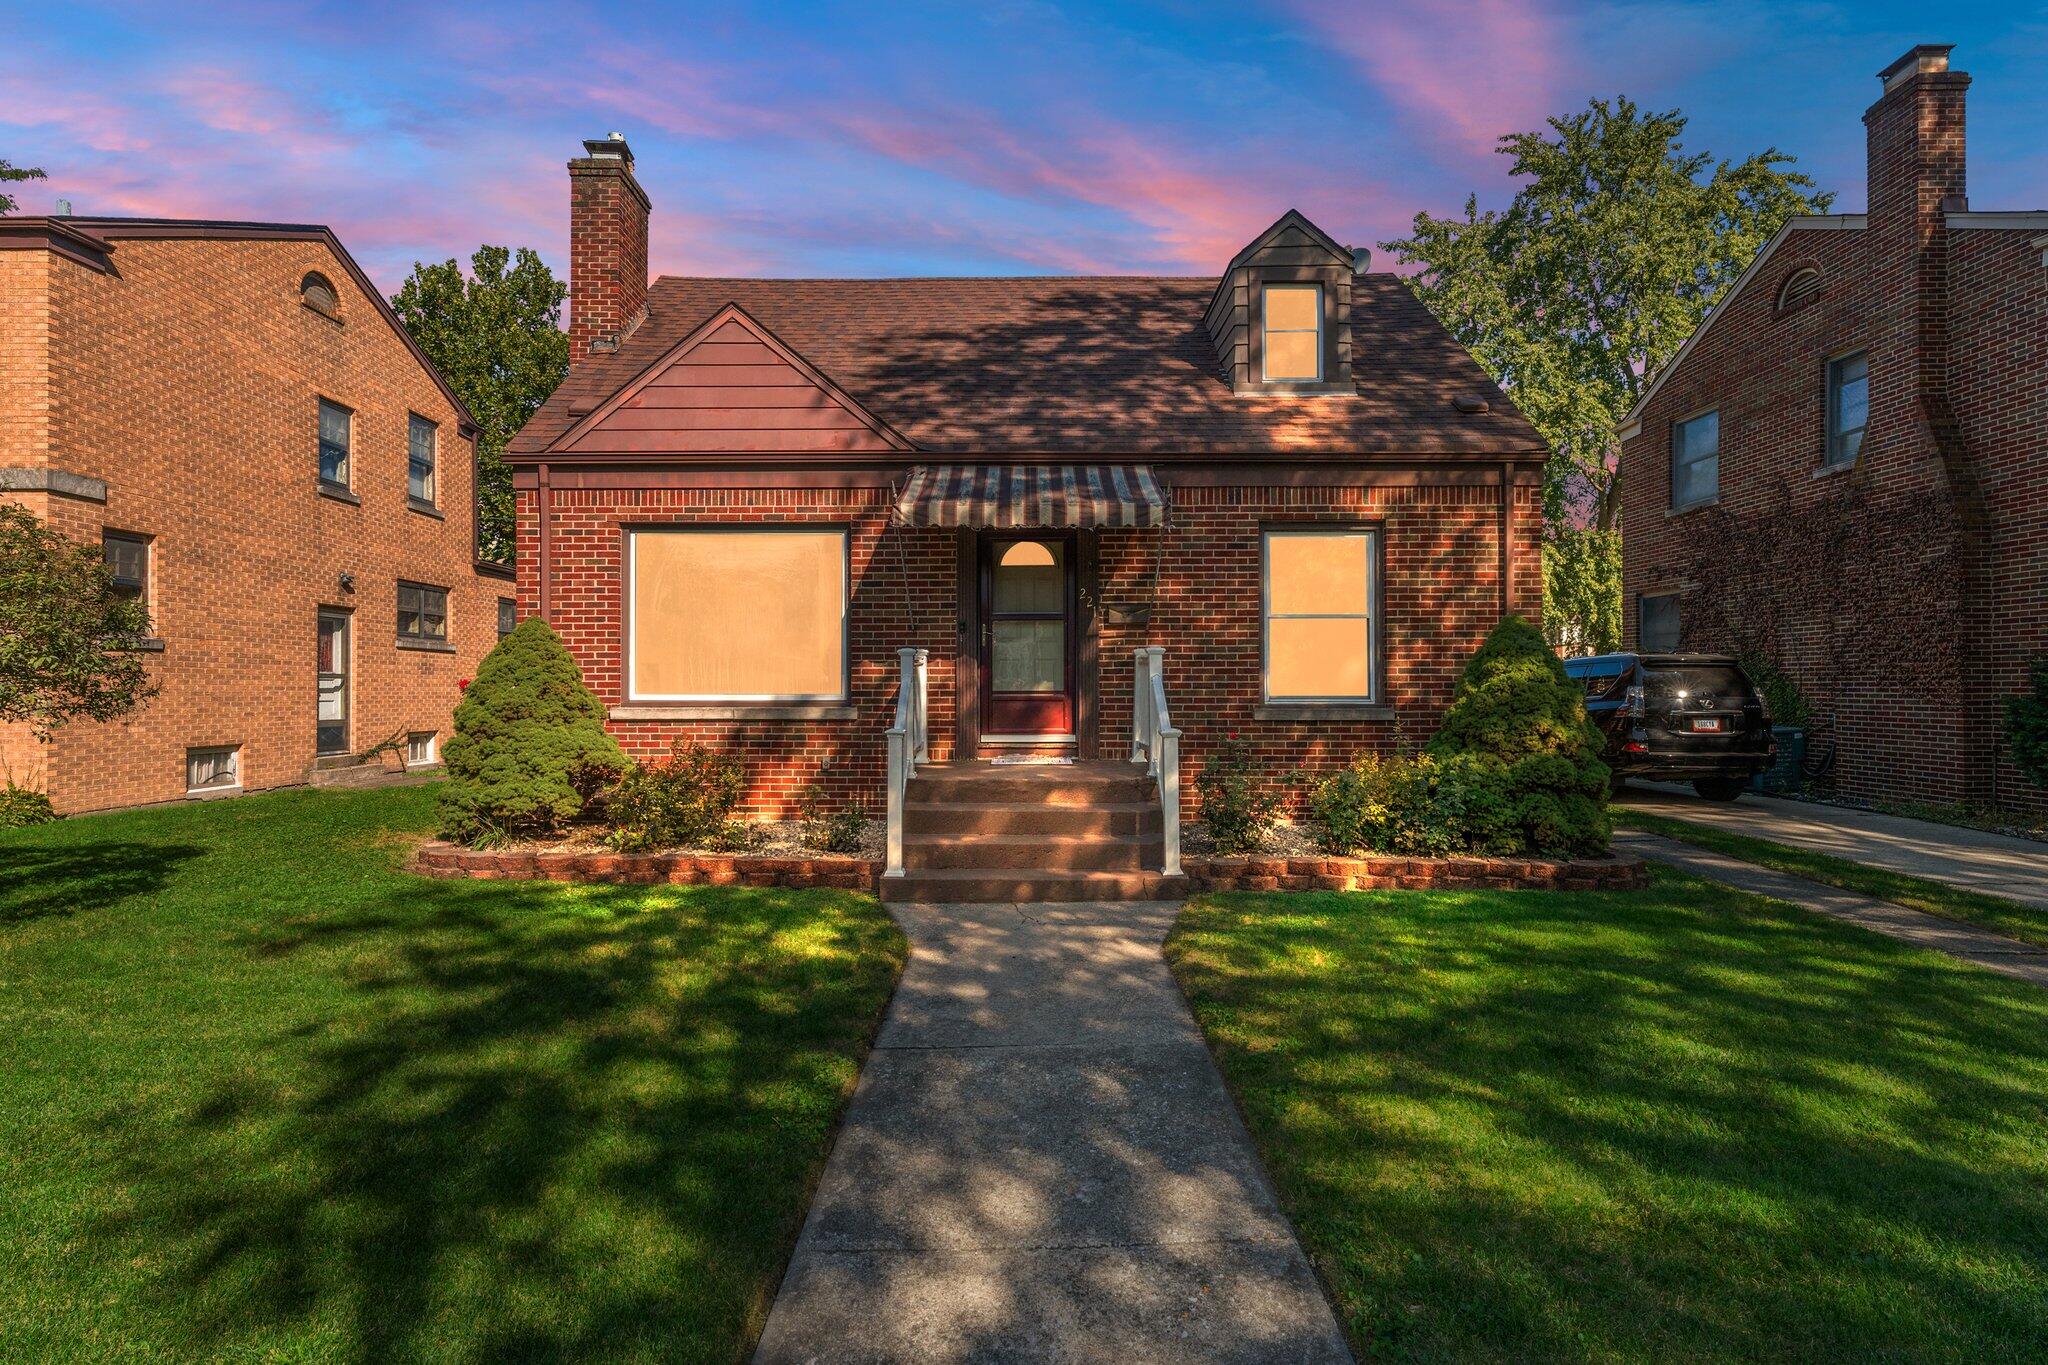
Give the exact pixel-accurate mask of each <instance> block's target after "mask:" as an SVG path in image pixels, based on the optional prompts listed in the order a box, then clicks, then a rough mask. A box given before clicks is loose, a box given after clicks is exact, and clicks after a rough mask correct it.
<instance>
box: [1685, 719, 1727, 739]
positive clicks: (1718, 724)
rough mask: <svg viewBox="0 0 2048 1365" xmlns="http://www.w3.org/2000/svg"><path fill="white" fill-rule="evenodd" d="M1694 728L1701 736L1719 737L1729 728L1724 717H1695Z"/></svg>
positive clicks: (1693, 720)
mask: <svg viewBox="0 0 2048 1365" xmlns="http://www.w3.org/2000/svg"><path fill="white" fill-rule="evenodd" d="M1692 728H1693V729H1694V730H1695V731H1696V732H1698V733H1700V734H1707V735H1718V734H1720V733H1721V732H1722V731H1723V730H1725V729H1727V728H1728V722H1727V720H1726V718H1725V717H1722V716H1694V717H1693V718H1692Z"/></svg>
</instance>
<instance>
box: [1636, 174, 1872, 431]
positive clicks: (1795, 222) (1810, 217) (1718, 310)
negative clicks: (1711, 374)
mask: <svg viewBox="0 0 2048 1365" xmlns="http://www.w3.org/2000/svg"><path fill="white" fill-rule="evenodd" d="M1867 221H1868V219H1867V218H1866V217H1865V215H1863V214H1860V213H1802V214H1797V215H1795V216H1793V217H1791V218H1787V219H1786V220H1785V222H1784V225H1783V226H1781V227H1780V228H1779V229H1778V230H1777V231H1776V232H1774V233H1772V234H1771V240H1770V241H1768V242H1765V243H1764V244H1763V245H1762V246H1761V247H1759V248H1757V253H1756V255H1755V256H1753V257H1751V258H1750V262H1749V264H1748V265H1747V266H1745V267H1743V271H1742V273H1741V274H1740V275H1737V276H1736V277H1735V283H1733V284H1731V285H1729V286H1728V292H1727V293H1725V294H1723V295H1721V297H1720V299H1719V300H1718V301H1717V302H1716V303H1715V304H1714V306H1713V307H1712V308H1710V309H1708V310H1707V315H1706V316H1705V317H1703V318H1701V319H1700V324H1699V326H1697V327H1695V328H1693V329H1692V334H1691V335H1690V336H1688V337H1687V338H1686V339H1685V341H1684V342H1683V343H1682V344H1680V346H1679V348H1678V350H1677V351H1676V352H1674V353H1673V355H1672V357H1671V359H1670V360H1668V361H1666V362H1665V363H1664V368H1663V369H1661V370H1658V371H1657V375H1656V377H1655V378H1654V379H1652V380H1651V381H1650V383H1649V387H1647V388H1645V389H1644V390H1643V396H1642V397H1640V398H1638V399H1636V402H1635V406H1634V407H1632V408H1630V409H1629V410H1628V413H1627V415H1625V416H1624V417H1623V418H1622V419H1621V421H1620V422H1619V423H1618V424H1617V426H1616V431H1617V433H1618V434H1619V435H1620V436H1621V438H1622V439H1623V440H1627V439H1629V438H1630V437H1631V436H1633V435H1634V434H1635V433H1633V432H1631V431H1630V430H1629V427H1630V426H1632V425H1633V424H1635V423H1636V422H1638V421H1640V420H1642V416H1643V412H1644V411H1645V410H1646V409H1647V408H1648V407H1649V406H1650V400H1651V399H1653V398H1655V397H1656V396H1657V390H1659V389H1661V388H1663V387H1664V381H1665V380H1667V379H1669V378H1670V377H1671V376H1672V375H1674V374H1676V373H1677V372H1678V367H1679V366H1681V365H1683V364H1685V358H1686V357H1687V356H1689V355H1691V354H1692V348H1693V347H1694V346H1696V345H1698V344H1699V340H1700V338H1701V337H1703V336H1705V335H1706V334H1707V330H1708V329H1709V328H1711V327H1712V326H1713V325H1714V324H1715V323H1716V322H1718V321H1719V320H1720V318H1721V315H1722V314H1723V313H1725V312H1727V311H1728V306H1729V305H1730V304H1732V303H1734V302H1735V299H1736V296H1737V295H1739V294H1740V293H1742V290H1743V286H1745V285H1747V284H1748V283H1749V282H1750V281H1751V280H1753V279H1755V278H1756V277H1757V275H1758V274H1760V273H1761V272H1762V271H1763V268H1764V265H1765V263H1766V262H1768V261H1769V260H1770V259H1771V253H1772V252H1774V251H1776V250H1777V249H1778V244H1779V243H1780V242H1782V241H1784V240H1785V239H1786V238H1787V237H1790V236H1791V235H1792V234H1793V233H1795V232H1801V231H1806V232H1830V231H1832V232H1855V231H1858V230H1860V229H1861V228H1862V227H1863V226H1864V225H1865V223H1866V222H1867Z"/></svg>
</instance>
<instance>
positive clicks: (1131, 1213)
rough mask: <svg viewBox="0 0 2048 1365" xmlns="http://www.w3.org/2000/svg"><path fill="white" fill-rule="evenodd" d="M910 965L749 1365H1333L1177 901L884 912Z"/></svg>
mask: <svg viewBox="0 0 2048 1365" xmlns="http://www.w3.org/2000/svg"><path fill="white" fill-rule="evenodd" d="M893 908H894V909H895V911H896V914H897V916H898V918H899V921H900V922H901V923H902V924H903V926H904V930H905V932H906V933H908V934H909V936H910V939H911V943H912V955H911V960H910V965H909V968H908V969H907V970H906V972H905V973H904V977H903V981H902V983H901V984H900V985H899V986H898V988H897V991H896V998H895V1000H894V1002H893V1003H892V1004H891V1005H890V1008H889V1016H888V1019H887V1020H886V1021H885V1023H884V1025H883V1028H882V1033H881V1036H880V1038H879V1040H878V1041H877V1044H876V1047H875V1051H874V1053H873V1054H872V1055H871V1056H870V1057H869V1059H868V1063H867V1067H866V1069H865V1070H864V1071H863V1072H862V1074H861V1078H860V1086H859V1089H858V1090H857V1091H856V1092H855V1094H854V1098H853V1103H852V1105H851V1106H850V1108H849V1109H848V1112H847V1116H846V1122H845V1125H844V1127H843V1128H842V1129H841V1131H840V1134H839V1139H838V1142H837V1144H836V1145H835V1146H834V1147H833V1149H832V1157H831V1161H830V1162H829V1164H828V1165H827V1167H826V1170H825V1176H824V1180H823V1182H822V1183H821V1185H820V1187H819V1189H818V1194H817V1197H816V1199H815V1200H814V1201H813V1202H812V1205H811V1211H810V1216H809V1218H808V1219H807V1220H806V1222H805V1224H804V1228H803V1233H802V1236H801V1238H800V1239H799V1241H798V1244H797V1248H796V1253H795V1255H794V1257H793V1258H792V1259H791V1261H790V1266H789V1271H788V1273H787V1274H786V1275H785V1276H784V1279H783V1283H782V1288H781V1292H780V1293H779V1294H778V1295H777V1297H776V1300H775V1304H774V1307H773V1309H772V1310H771V1312H770V1314H769V1317H768V1325H767V1328H766V1330H765V1331H764V1332H763V1334H762V1338H761V1345H760V1349H759V1351H758V1353H757V1354H756V1356H755V1360H756V1361H757V1362H766V1363H767V1365H797V1363H798V1362H804V1363H808V1362H882V1361H917V1362H938V1361H944V1362H954V1361H1114V1362H1118V1365H1138V1362H1146V1361H1169V1360H1170V1361H1188V1362H1200V1361H1230V1362H1239V1361H1242V1362H1253V1361H1258V1362H1288V1361H1299V1362H1321V1361H1349V1360H1350V1359H1351V1356H1350V1353H1349V1351H1348V1349H1347V1347H1346V1345H1345V1342H1344V1337H1343V1334H1342V1332H1341V1330H1340V1329H1339V1328H1338V1325H1337V1322H1336V1320H1335V1318H1334V1317H1333V1316H1332V1314H1331V1311H1330V1308H1329V1305H1328V1303H1327V1302H1326V1301H1325V1299H1324V1297H1323V1293H1322V1289H1321V1287H1320V1285H1319V1284H1318V1283H1317V1281H1316V1279H1315V1276H1314V1274H1313V1273H1312V1271H1311V1270H1310V1268H1309V1265H1308V1262H1307V1260H1306V1259H1305V1258H1304V1256H1303V1255H1302V1252H1301V1248H1300V1246H1299V1245H1298V1244H1297V1243H1296V1241H1295V1238H1294V1233H1293V1230H1292V1229H1291V1228H1290V1227H1289V1226H1288V1223H1287V1220H1286V1218H1285V1217H1284V1216H1283V1215H1282V1214H1281V1212H1280V1210H1279V1207H1278V1205H1277V1204H1276V1203H1275V1201H1274V1197H1273V1194H1272V1191H1271V1190H1270V1188H1269V1187H1268V1185H1267V1182H1266V1178H1265V1175H1264V1173H1263V1171H1262V1170H1261V1168H1260V1165H1259V1161H1258V1157H1257V1155H1256V1154H1255V1153H1254V1152H1253V1149H1252V1146H1251V1142H1250V1139H1249V1138H1248V1137H1247V1135H1246V1134H1245V1131H1244V1128H1243V1125H1242V1124H1241V1123H1240V1122H1239V1119H1238V1116H1237V1112H1236V1109H1235V1107H1234V1106H1233V1105H1232V1103H1231V1100H1230V1097H1229V1095H1228V1094H1227V1093H1226V1092H1225V1090H1224V1088H1223V1082H1222V1078H1221V1077H1220V1076H1219V1075H1218V1074H1217V1071H1216V1067H1215V1064H1214V1063H1213V1062H1212V1061H1211V1060H1210V1057H1209V1052H1208V1049H1207V1047H1206V1046H1205V1045H1204V1044H1203V1042H1202V1039H1201V1035H1200V1033H1199V1032H1198V1031H1197V1029H1196V1026H1195V1022H1194V1019H1193V1017H1192V1016H1191V1015H1190V1014H1189V1012H1188V1008H1187V1005H1186V1003H1185V1002H1184V1001H1183V1000H1182V999H1181V995H1180V990H1179V988H1178V987H1177V986H1176V985H1175V983H1174V980H1173V977H1172V976H1171V974H1170V973H1169V972H1168V971H1167V968H1166V963H1165V960H1164V958H1163V957H1162V956H1161V955H1160V944H1161V943H1162V942H1163V941H1164V939H1165V937H1166V931H1167V930H1168V928H1170V927H1171V925H1172V923H1173V917H1174V914H1175V912H1176V909H1177V907H1176V906H1174V905H1171V904H1138V905H1133V904H1121V905H1088V904H1081V905H975V906H929V905H906V906H897V907H893Z"/></svg>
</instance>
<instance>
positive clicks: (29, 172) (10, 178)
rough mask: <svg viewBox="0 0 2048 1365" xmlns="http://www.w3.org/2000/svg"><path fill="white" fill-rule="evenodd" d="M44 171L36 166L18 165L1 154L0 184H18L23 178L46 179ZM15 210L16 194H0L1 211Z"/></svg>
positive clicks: (9, 211)
mask: <svg viewBox="0 0 2048 1365" xmlns="http://www.w3.org/2000/svg"><path fill="white" fill-rule="evenodd" d="M44 178H45V177H44V175H43V173H42V172H41V171H40V170H38V169H37V168H36V167H34V166H17V165H15V164H14V163H13V162H11V161H9V160H8V159H7V158H6V157H4V156H0V185H11V184H16V183H18V182H20V181H23V180H41V179H44ZM12 212H14V196H13V195H11V194H0V213H12Z"/></svg>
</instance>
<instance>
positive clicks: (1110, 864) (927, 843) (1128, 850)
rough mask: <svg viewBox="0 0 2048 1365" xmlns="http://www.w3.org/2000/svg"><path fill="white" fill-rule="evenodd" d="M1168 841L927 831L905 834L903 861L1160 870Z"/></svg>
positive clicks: (995, 867)
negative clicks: (912, 836) (929, 833)
mask: <svg viewBox="0 0 2048 1365" xmlns="http://www.w3.org/2000/svg"><path fill="white" fill-rule="evenodd" d="M1165 848H1166V845H1165V843H1164V841H1163V840H1161V839H1160V838H1159V837H1158V836H1157V835H1154V836H1153V837H1151V838H1149V839H1144V838H1118V837H1116V836H1104V835H1099V834H1083V835H1078V836H1076V835H1044V834H1003V835H995V836H988V835H966V836H962V835H954V834H941V835H925V836H921V837H916V838H906V839H905V840H904V843H903V866H904V867H905V868H906V869H907V870H909V871H912V872H919V871H938V870H941V869H951V868H975V869H980V870H982V871H989V872H993V871H1023V872H1157V871H1158V870H1159V864H1160V862H1161V860H1162V859H1163V858H1164V856H1165Z"/></svg>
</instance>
